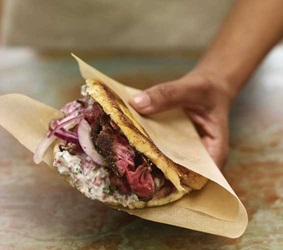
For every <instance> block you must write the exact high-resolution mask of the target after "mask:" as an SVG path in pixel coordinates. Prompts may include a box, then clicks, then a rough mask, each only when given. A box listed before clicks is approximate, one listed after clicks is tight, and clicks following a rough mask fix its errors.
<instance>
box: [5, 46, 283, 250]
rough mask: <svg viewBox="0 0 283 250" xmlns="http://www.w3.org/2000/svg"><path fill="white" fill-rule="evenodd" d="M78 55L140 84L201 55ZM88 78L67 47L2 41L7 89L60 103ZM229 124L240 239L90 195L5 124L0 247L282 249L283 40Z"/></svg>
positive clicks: (181, 69)
mask: <svg viewBox="0 0 283 250" xmlns="http://www.w3.org/2000/svg"><path fill="white" fill-rule="evenodd" d="M78 55H79V56H82V58H83V59H85V60H86V61H87V62H88V63H90V64H92V65H93V66H95V67H97V68H98V69H100V70H101V71H103V72H105V73H107V74H108V75H110V76H112V77H113V78H115V79H117V80H118V81H121V82H123V83H125V84H128V85H132V86H140V87H141V88H144V87H147V86H150V85H152V84H155V83H159V82H162V81H167V80H173V79H174V78H176V77H179V76H181V75H182V74H184V73H186V72H187V71H188V70H189V69H190V68H192V66H193V65H194V63H195V60H194V59H192V58H190V57H186V56H182V55H181V54H178V55H173V54H170V55H167V56H166V55H147V56H144V55H128V56H123V55H121V54H112V55H108V56H102V55H99V56H97V55H91V54H89V55H88V56H87V57H85V56H84V55H80V53H78ZM82 83H83V81H82V79H81V77H80V74H79V71H78V68H77V64H76V62H75V61H74V60H73V59H72V58H71V57H70V56H69V55H66V54H64V53H60V54H58V53H47V54H46V53H45V54H42V53H35V52H33V51H30V50H24V49H16V50H14V49H13V50H0V94H5V93H11V92H18V93H22V94H26V95H29V96H30V97H32V98H35V99H40V101H42V102H45V103H47V104H49V105H52V106H54V107H56V108H60V107H61V106H62V105H64V103H66V102H67V101H70V100H72V99H74V98H76V97H77V96H78V93H79V89H80V85H81V84H82ZM0 119H1V117H0ZM31 122H32V121H31ZM230 127H231V143H230V144H231V151H230V155H229V159H228V164H227V166H226V167H225V169H224V175H225V176H226V178H227V180H228V182H229V183H230V185H231V186H232V187H233V189H234V190H235V192H236V193H237V195H238V196H239V198H240V199H241V200H242V202H243V204H244V205H245V207H246V208H247V211H248V215H249V225H248V228H247V230H246V232H245V233H244V235H243V236H242V237H240V238H239V239H227V238H223V237H220V236H214V235H209V234H205V233H201V232H196V231H191V230H187V229H182V228H177V227H173V226H168V225H163V224H158V223H154V222H150V221H145V220H142V219H139V218H137V217H134V216H131V215H128V214H126V213H124V212H119V211H117V210H114V209H111V208H109V207H107V206H105V205H103V204H101V203H99V202H95V201H92V200H89V199H87V198H85V197H84V196H82V195H81V194H80V193H79V192H77V191H76V190H75V189H72V188H71V187H70V186H69V185H68V184H67V183H66V182H64V181H63V179H62V178H61V177H60V176H59V175H58V174H57V173H56V171H54V170H52V169H51V168H48V167H46V165H44V164H40V165H38V166H37V165H35V164H34V163H33V161H32V154H31V153H30V152H29V151H28V150H27V149H25V148H24V147H23V146H21V145H20V144H19V143H18V142H17V141H16V140H15V139H14V138H13V137H12V136H10V135H9V134H8V133H7V132H6V131H5V130H4V129H2V128H0V138H1V141H0V249H1V250H6V249H7V250H10V249H21V250H22V249H23V250H33V249H37V250H41V249H44V250H45V249H58V250H59V249H62V250H63V249H64V250H65V249H66V250H69V249H82V250H87V249H101V250H102V249H162V250H166V249H283V47H277V48H275V49H274V50H273V51H272V53H271V54H270V55H269V56H268V57H267V58H266V60H265V61H264V63H263V64H262V65H261V66H260V67H259V69H258V71H257V72H256V73H255V75H254V76H253V78H252V79H251V81H250V83H249V84H248V85H247V87H246V88H245V89H244V90H243V91H242V93H241V94H240V96H239V98H238V100H237V101H236V103H235V105H234V107H233V110H232V112H231V118H230Z"/></svg>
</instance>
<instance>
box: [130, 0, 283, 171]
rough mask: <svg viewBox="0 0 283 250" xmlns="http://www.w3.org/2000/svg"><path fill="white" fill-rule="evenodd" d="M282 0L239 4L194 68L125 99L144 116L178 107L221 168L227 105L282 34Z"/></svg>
mask: <svg viewBox="0 0 283 250" xmlns="http://www.w3.org/2000/svg"><path fill="white" fill-rule="evenodd" d="M282 13H283V0H268V1H266V0H238V1H236V3H235V5H234V7H233V8H232V10H231V12H230V13H229V15H228V16H227V18H226V20H225V21H224V23H223V26H222V27H221V29H220V30H219V32H218V33H217V35H216V37H215V38H214V40H213V41H212V43H211V44H210V46H209V47H208V49H207V51H206V52H205V53H204V55H203V56H202V57H201V58H200V60H199V62H198V63H197V65H196V66H195V68H194V69H193V70H192V71H191V72H189V73H188V74H186V75H185V76H183V77H181V78H180V79H177V80H175V81H171V82H165V83H161V84H158V85H155V86H153V87H151V88H149V89H147V90H145V91H144V92H141V93H140V94H138V95H137V96H134V97H133V98H132V99H131V100H130V104H131V105H132V106H133V107H134V108H135V109H136V110H137V111H138V112H139V113H140V114H143V115H149V114H154V113H158V112H160V111H163V110H167V109H171V108H176V107H182V108H184V110H185V112H186V113H187V114H188V116H189V117H190V119H191V120H192V121H193V123H194V124H195V127H196V129H197V130H198V132H199V134H200V136H201V139H202V142H203V144H204V145H205V147H206V149H207V150H208V152H209V154H210V155H211V157H212V158H213V160H214V161H215V163H216V165H217V166H218V167H219V168H220V169H221V168H222V167H223V166H224V164H225V161H226V159H227V155H228V151H229V142H228V140H229V131H228V129H229V128H228V127H229V126H228V116H229V112H230V108H231V105H232V104H233V102H234V100H235V98H236V97H237V95H238V93H239V91H240V89H241V88H242V87H243V86H244V84H245V83H246V82H247V80H248V79H249V78H250V76H251V74H252V73H253V72H254V70H255V69H256V67H257V66H258V64H259V63H260V62H261V61H262V59H263V58H264V57H265V55H266V54H267V53H268V52H269V51H270V49H271V48H272V47H273V46H274V45H275V44H276V43H277V42H278V41H279V40H280V38H281V37H282V35H283V15H282Z"/></svg>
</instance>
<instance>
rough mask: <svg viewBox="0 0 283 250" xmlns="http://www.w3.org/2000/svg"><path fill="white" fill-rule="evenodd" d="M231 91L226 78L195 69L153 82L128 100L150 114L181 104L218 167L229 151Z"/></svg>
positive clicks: (142, 112)
mask: <svg viewBox="0 0 283 250" xmlns="http://www.w3.org/2000/svg"><path fill="white" fill-rule="evenodd" d="M232 99H233V94H232V93H231V91H230V90H229V88H228V85H227V84H226V82H222V81H221V80H219V79H214V78H213V77H211V76H207V75H205V74H204V73H202V72H198V70H194V71H191V72H190V73H189V74H187V75H185V76H184V77H182V78H180V79H178V80H175V81H171V82H166V83H161V84H158V85H156V86H153V87H151V88H149V89H147V90H145V91H144V92H142V93H140V94H138V95H137V96H134V97H133V98H132V99H131V100H130V104H131V105H132V106H133V108H135V109H136V110H137V111H138V112H139V113H140V114H143V115H149V114H154V113H158V112H160V111H164V110H168V109H171V108H175V107H182V108H184V110H185V112H186V114H187V115H188V116H189V117H190V119H191V120H192V122H193V123H194V125H195V127H196V129H197V131H198V133H199V135H200V137H201V139H202V142H203V144H204V146H205V147H206V149H207V151H208V152H209V154H210V155H211V157H212V158H213V160H214V161H215V163H216V165H217V166H218V167H219V168H220V169H221V168H222V167H223V165H224V164H225V161H226V158H227V155H228V150H229V146H228V113H229V110H230V106H231V103H232Z"/></svg>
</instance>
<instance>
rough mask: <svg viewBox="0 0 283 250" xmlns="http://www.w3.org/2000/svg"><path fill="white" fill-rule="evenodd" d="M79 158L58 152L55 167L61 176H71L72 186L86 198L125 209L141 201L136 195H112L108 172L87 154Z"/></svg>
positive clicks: (116, 193)
mask: <svg viewBox="0 0 283 250" xmlns="http://www.w3.org/2000/svg"><path fill="white" fill-rule="evenodd" d="M79 156H80V157H79ZM79 156H77V155H71V154H70V153H69V152H68V151H67V150H63V151H62V152H57V153H56V154H55V159H54V162H53V166H55V167H57V169H58V172H59V174H61V175H65V176H66V175H67V176H69V177H70V178H69V181H70V184H71V185H73V186H74V187H76V188H77V189H78V190H79V191H80V192H81V193H83V194H84V195H85V196H86V197H88V198H90V199H93V200H99V201H102V202H109V203H117V202H118V203H120V204H121V205H122V206H124V207H128V206H131V204H132V203H134V202H137V201H138V200H139V199H138V197H137V195H136V194H121V193H120V192H119V191H114V192H113V193H112V194H111V193H110V180H109V174H108V172H107V171H106V170H105V169H104V168H103V167H99V166H96V165H95V164H94V162H93V161H92V160H91V159H90V157H88V156H86V155H85V154H80V155H79Z"/></svg>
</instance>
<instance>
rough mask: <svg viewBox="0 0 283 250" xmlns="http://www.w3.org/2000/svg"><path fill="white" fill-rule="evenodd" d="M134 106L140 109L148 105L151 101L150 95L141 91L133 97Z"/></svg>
mask: <svg viewBox="0 0 283 250" xmlns="http://www.w3.org/2000/svg"><path fill="white" fill-rule="evenodd" d="M133 102H134V103H135V106H136V107H138V108H141V109H144V108H146V107H148V106H149V105H150V103H151V100H150V97H149V95H148V94H146V93H144V92H142V93H140V94H138V95H136V96H134V98H133Z"/></svg>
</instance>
